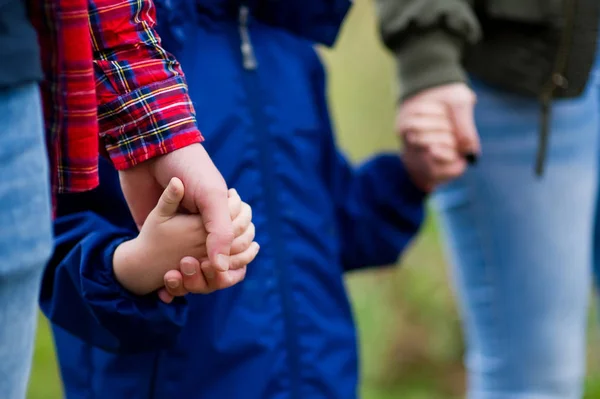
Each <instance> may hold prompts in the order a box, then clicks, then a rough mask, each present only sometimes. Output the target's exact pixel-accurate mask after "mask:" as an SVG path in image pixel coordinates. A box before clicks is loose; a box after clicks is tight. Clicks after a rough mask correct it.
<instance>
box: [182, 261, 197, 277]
mask: <svg viewBox="0 0 600 399" xmlns="http://www.w3.org/2000/svg"><path fill="white" fill-rule="evenodd" d="M181 272H182V273H183V274H185V275H186V276H193V275H194V274H196V268H195V267H194V265H192V264H189V263H184V264H182V265H181Z"/></svg>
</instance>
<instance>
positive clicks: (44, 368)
mask: <svg viewBox="0 0 600 399" xmlns="http://www.w3.org/2000/svg"><path fill="white" fill-rule="evenodd" d="M371 3H372V2H371V1H366V0H358V1H356V2H355V7H354V9H353V11H352V13H351V15H350V18H349V20H348V21H347V23H346V25H345V26H344V30H343V33H342V36H341V38H340V40H339V41H338V43H337V45H336V48H335V50H333V51H329V50H327V51H324V52H323V53H324V59H325V62H326V64H327V68H328V70H329V72H330V78H329V84H330V97H331V112H332V113H333V116H334V119H335V122H336V127H337V132H338V137H339V143H340V145H341V146H342V147H343V148H344V150H345V151H346V152H347V153H348V155H349V156H350V157H351V158H352V159H353V160H356V161H358V160H360V159H363V158H364V157H366V156H368V155H370V154H372V153H373V152H375V151H379V150H384V149H385V150H394V149H396V148H398V143H397V140H396V139H395V137H394V133H393V122H394V91H395V88H394V78H393V76H394V64H393V61H392V60H391V59H390V58H389V57H388V55H387V54H386V53H385V51H384V50H383V48H382V47H381V45H380V44H379V41H378V39H377V32H376V28H375V23H374V16H373V12H372V11H373V10H372V4H371ZM429 219H430V220H428V222H427V224H426V226H425V227H424V229H423V231H422V234H421V236H420V237H419V239H418V240H417V241H416V242H415V245H414V246H413V247H412V248H411V250H410V251H409V252H408V253H407V254H406V255H405V256H404V258H403V259H402V261H401V264H400V265H401V267H400V266H399V267H396V268H393V269H388V270H380V271H369V272H361V273H357V274H354V275H352V276H349V278H348V287H349V289H350V292H351V293H352V299H353V304H354V310H355V315H356V321H357V323H358V326H359V331H360V339H361V361H362V381H363V383H362V393H363V395H362V397H363V398H364V399H400V398H401V399H454V398H460V397H462V395H463V393H464V385H465V383H464V377H465V375H464V370H463V368H462V364H461V360H462V356H463V352H464V346H463V344H462V339H461V331H460V322H459V318H458V315H457V314H456V309H455V305H454V301H453V297H452V293H451V290H450V288H449V285H448V278H447V275H446V268H445V263H444V257H443V253H442V249H441V245H440V240H439V238H438V235H437V232H436V227H435V220H434V217H432V216H430V218H429ZM591 324H594V323H593V322H592V323H591ZM591 332H592V334H590V336H591V337H592V338H590V377H589V378H588V382H587V389H586V399H593V398H594V399H598V398H600V376H598V371H600V368H599V367H598V362H597V361H596V360H597V359H598V356H599V355H600V345H598V344H597V343H595V342H593V341H595V340H596V335H597V334H596V329H595V328H592V329H591ZM593 375H596V376H597V377H596V378H593V377H591V376H593ZM60 397H61V389H60V380H59V376H58V372H57V369H56V361H55V357H54V352H53V348H52V340H51V336H50V333H49V331H48V326H47V323H46V321H45V320H44V319H43V318H41V320H40V328H39V333H38V340H37V347H36V353H35V359H34V367H33V373H32V378H31V384H30V392H29V395H28V398H29V399H58V398H60Z"/></svg>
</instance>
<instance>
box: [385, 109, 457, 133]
mask: <svg viewBox="0 0 600 399" xmlns="http://www.w3.org/2000/svg"><path fill="white" fill-rule="evenodd" d="M397 128H398V132H399V133H400V135H401V136H404V135H406V134H408V133H413V132H414V133H423V132H434V133H437V132H451V131H453V129H452V128H453V124H452V121H451V120H450V119H449V118H448V115H447V114H445V115H441V116H440V115H436V116H414V115H410V116H408V117H406V118H404V119H403V120H402V121H401V122H400V123H399V124H398V126H397Z"/></svg>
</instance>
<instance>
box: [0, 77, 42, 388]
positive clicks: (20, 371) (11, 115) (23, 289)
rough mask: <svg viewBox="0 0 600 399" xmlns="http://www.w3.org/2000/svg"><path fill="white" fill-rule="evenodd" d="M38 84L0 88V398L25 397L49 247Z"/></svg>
mask: <svg viewBox="0 0 600 399" xmlns="http://www.w3.org/2000/svg"><path fill="white" fill-rule="evenodd" d="M48 177H49V172H48V157H47V155H46V144H45V140H44V131H43V121H42V110H41V106H40V97H39V92H38V88H37V85H35V84H29V85H25V86H21V87H18V88H11V89H0V397H2V398H6V399H23V398H25V393H26V388H27V381H28V377H29V370H30V368H31V357H32V350H33V341H34V336H35V327H36V320H37V298H38V291H39V285H40V280H41V275H42V272H43V270H44V266H45V263H46V261H47V260H48V257H49V256H50V253H51V251H52V225H51V202H50V187H49V182H48Z"/></svg>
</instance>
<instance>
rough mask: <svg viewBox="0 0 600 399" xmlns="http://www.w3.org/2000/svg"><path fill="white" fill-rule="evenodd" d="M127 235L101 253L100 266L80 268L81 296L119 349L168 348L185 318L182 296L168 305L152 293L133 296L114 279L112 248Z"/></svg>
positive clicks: (185, 305) (133, 350)
mask: <svg viewBox="0 0 600 399" xmlns="http://www.w3.org/2000/svg"><path fill="white" fill-rule="evenodd" d="M128 239H130V237H129V238H124V239H119V240H116V241H115V242H113V243H111V244H110V245H109V246H108V247H107V248H106V250H105V252H104V261H103V262H102V266H103V267H98V266H99V265H98V264H97V263H96V264H95V265H94V266H95V267H94V268H93V270H91V269H90V268H86V266H83V267H82V270H81V279H82V289H83V296H84V298H85V301H86V303H87V304H88V306H90V308H91V309H92V311H93V313H94V315H95V316H96V317H97V319H98V321H99V322H100V324H101V325H102V326H103V327H104V328H106V329H107V330H108V331H110V332H111V333H112V335H114V336H115V337H117V342H118V343H119V345H118V346H119V351H122V352H141V351H147V350H156V349H162V348H166V347H169V346H171V345H173V344H174V342H175V340H176V338H177V336H178V333H179V332H180V331H181V329H182V328H183V326H184V325H185V323H186V320H187V312H188V305H187V301H186V300H185V298H176V299H175V300H174V301H173V302H171V303H170V304H165V303H164V302H162V301H161V300H160V299H159V298H158V296H157V295H156V293H152V294H149V295H145V296H137V295H134V294H132V293H131V292H129V291H128V290H126V289H125V288H124V287H123V286H121V284H119V282H118V281H117V279H116V278H115V275H114V272H113V267H112V259H113V254H114V252H115V250H116V248H117V247H118V246H119V245H120V244H122V243H123V242H125V241H126V240H128Z"/></svg>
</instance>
